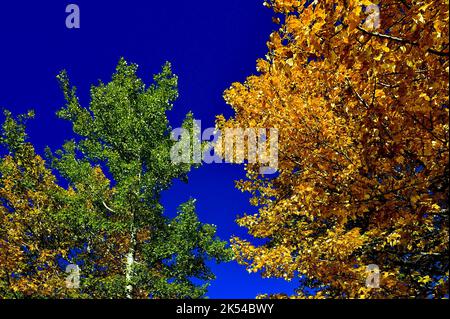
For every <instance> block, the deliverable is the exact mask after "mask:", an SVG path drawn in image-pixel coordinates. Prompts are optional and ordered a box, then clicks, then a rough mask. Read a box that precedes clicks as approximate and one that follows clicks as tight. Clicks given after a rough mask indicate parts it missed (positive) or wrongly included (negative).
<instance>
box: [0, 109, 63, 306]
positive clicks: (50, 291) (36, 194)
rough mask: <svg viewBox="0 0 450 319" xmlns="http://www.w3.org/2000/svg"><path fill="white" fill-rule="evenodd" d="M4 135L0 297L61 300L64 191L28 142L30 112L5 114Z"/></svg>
mask: <svg viewBox="0 0 450 319" xmlns="http://www.w3.org/2000/svg"><path fill="white" fill-rule="evenodd" d="M5 116H6V120H5V122H4V124H3V127H2V128H3V132H2V136H1V137H0V141H1V144H3V145H4V146H6V148H7V151H8V154H7V155H6V156H4V157H3V158H2V159H1V160H0V199H1V203H2V205H1V206H0V264H1V271H2V273H1V275H0V297H2V298H24V297H29V296H33V295H34V296H41V297H52V296H53V297H62V296H64V295H65V294H68V293H69V292H68V291H67V290H66V289H65V285H64V279H65V277H66V275H65V274H64V272H62V271H61V269H60V268H59V267H58V264H57V262H56V259H57V256H58V255H59V254H64V252H65V251H66V250H68V249H69V247H70V239H71V236H70V235H69V233H68V232H67V228H66V227H58V226H62V225H61V224H60V223H58V222H57V218H55V217H56V214H55V212H57V211H58V210H60V209H61V208H62V206H63V202H62V201H60V200H59V198H61V196H62V195H63V193H65V190H64V189H62V188H61V187H59V186H58V185H57V184H56V183H55V181H56V179H55V176H54V175H53V174H52V173H51V171H50V170H49V169H47V168H46V167H45V165H44V160H43V159H42V158H41V157H40V156H39V155H37V154H36V153H35V152H34V148H33V146H32V145H31V144H30V143H27V142H26V134H25V122H26V120H27V119H29V118H30V117H32V116H33V113H32V112H30V113H28V114H26V115H21V116H19V117H18V119H14V118H13V117H12V116H11V113H10V112H8V111H5Z"/></svg>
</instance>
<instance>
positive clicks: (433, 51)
mask: <svg viewBox="0 0 450 319" xmlns="http://www.w3.org/2000/svg"><path fill="white" fill-rule="evenodd" d="M356 28H357V29H358V30H359V31H361V32H363V33H365V34H368V35H371V36H374V37H379V38H382V39H388V40H391V41H395V42H399V43H405V44H410V45H413V46H418V45H419V44H418V43H417V42H413V41H410V40H407V39H403V38H399V37H394V36H392V35H388V34H383V33H379V32H372V31H369V30H366V29H364V28H362V27H360V26H357V27H356ZM427 52H429V53H432V54H435V55H438V56H443V57H448V56H449V53H448V52H445V51H438V50H436V49H433V48H429V49H427Z"/></svg>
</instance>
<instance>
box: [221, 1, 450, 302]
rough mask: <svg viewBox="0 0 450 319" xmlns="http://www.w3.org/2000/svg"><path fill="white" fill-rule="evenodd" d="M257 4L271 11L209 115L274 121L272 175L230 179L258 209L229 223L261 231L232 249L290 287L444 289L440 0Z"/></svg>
mask: <svg viewBox="0 0 450 319" xmlns="http://www.w3.org/2000/svg"><path fill="white" fill-rule="evenodd" d="M265 5H266V6H268V7H271V8H272V9H273V10H274V11H275V13H276V19H275V21H276V20H278V19H280V18H283V23H282V25H281V27H280V29H279V30H278V31H276V32H273V33H272V34H271V35H270V40H269V42H268V48H269V52H268V54H267V56H266V58H265V59H260V60H258V62H257V69H258V71H259V74H258V75H254V76H250V77H248V78H247V80H246V81H245V83H243V84H241V83H234V84H233V85H232V87H231V88H230V89H228V90H227V91H226V92H225V99H226V101H227V103H229V104H230V105H231V106H232V107H233V109H234V110H235V116H234V117H233V118H230V119H228V120H225V118H224V117H222V116H220V117H218V121H217V125H218V127H219V128H226V127H230V128H232V127H248V126H251V127H261V128H269V127H274V128H277V129H278V130H279V167H278V175H277V176H276V177H274V178H269V177H267V176H264V175H260V174H259V165H254V164H248V165H247V168H246V170H247V176H248V179H246V180H242V181H240V182H239V183H238V187H239V188H240V189H241V190H242V191H249V192H251V194H252V195H253V196H254V197H253V198H252V203H254V204H255V205H257V206H258V207H259V211H258V213H256V214H253V215H247V214H246V215H244V216H242V217H241V218H239V219H238V224H239V225H241V226H245V227H247V228H248V229H249V233H250V234H251V235H253V236H255V237H259V238H266V239H267V241H266V243H265V244H263V245H260V246H255V245H254V244H252V243H251V242H249V241H247V240H243V239H240V238H234V239H233V241H232V246H233V250H234V252H235V255H236V258H237V259H238V261H239V262H240V263H242V264H244V265H246V266H247V268H248V270H249V271H254V272H257V271H262V273H263V275H264V276H267V277H281V278H285V279H288V280H291V279H294V278H299V279H300V281H301V285H300V287H299V289H298V291H297V294H296V295H295V296H292V297H295V298H304V297H310V298H313V297H315V298H394V297H411V296H413V297H418V298H425V297H435V298H438V297H443V296H445V295H447V296H448V274H449V273H448V264H449V258H448V250H449V242H448V240H449V233H448V226H449V213H448V191H449V181H448V176H449V157H448V155H449V138H448V134H449V124H448V121H449V109H448V105H449V101H448V89H449V83H448V80H449V76H448V75H449V51H448V36H449V28H448V21H449V13H448V1H447V0H439V1H429V0H425V1H415V0H414V1H408V0H407V1H397V0H388V1H382V2H380V3H379V4H378V5H377V6H376V7H374V6H373V4H371V3H370V2H369V1H366V0H362V1H359V0H350V1H338V2H336V1H328V0H324V1H297V0H291V1H281V0H273V1H268V2H265ZM370 8H371V9H370ZM369 9H370V10H369ZM378 11H379V14H380V15H379V16H377V12H378ZM370 264H376V265H377V266H378V267H379V269H380V277H381V278H380V287H379V289H375V288H370V287H366V285H365V282H366V278H367V277H368V275H369V274H368V273H367V266H368V265H370ZM305 287H312V288H314V289H315V290H316V292H317V293H316V294H313V295H309V294H308V293H307V291H306V290H305V289H304V288H305ZM277 296H278V297H286V296H284V295H277Z"/></svg>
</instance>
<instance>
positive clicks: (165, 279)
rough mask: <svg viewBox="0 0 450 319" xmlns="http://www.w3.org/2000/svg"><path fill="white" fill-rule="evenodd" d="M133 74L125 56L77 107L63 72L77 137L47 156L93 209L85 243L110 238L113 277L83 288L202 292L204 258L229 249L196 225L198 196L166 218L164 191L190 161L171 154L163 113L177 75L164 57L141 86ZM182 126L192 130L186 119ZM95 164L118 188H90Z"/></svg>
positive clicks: (64, 114) (172, 294)
mask: <svg viewBox="0 0 450 319" xmlns="http://www.w3.org/2000/svg"><path fill="white" fill-rule="evenodd" d="M136 72H137V65H135V64H130V65H129V64H127V62H126V61H125V60H124V59H121V60H120V61H119V64H118V66H117V68H116V73H114V75H113V77H112V80H111V82H109V83H108V84H104V83H102V82H100V83H99V84H98V85H97V86H92V87H91V91H90V93H91V101H90V104H89V106H88V107H83V106H81V104H80V102H79V99H78V98H77V96H76V89H75V87H71V86H70V84H69V79H68V76H67V73H66V72H64V71H63V72H61V74H60V75H59V76H58V79H59V82H60V85H61V87H62V90H63V92H64V96H65V99H66V102H67V103H66V106H65V107H63V108H62V109H61V110H60V111H59V112H58V115H59V117H61V118H62V119H66V120H68V121H70V122H72V124H73V130H74V132H75V133H76V134H77V135H78V138H77V140H71V141H68V142H67V143H66V144H65V145H64V147H63V149H62V150H59V151H57V152H56V154H55V155H52V154H51V152H50V151H48V154H49V157H50V158H51V159H52V166H53V167H54V168H55V169H57V170H58V172H60V173H61V175H62V176H63V177H65V178H66V179H67V180H68V181H69V184H70V186H71V187H72V188H73V190H75V191H76V193H77V194H78V195H77V196H78V199H79V200H80V202H81V203H84V202H85V201H86V198H91V199H92V201H93V205H96V206H95V210H94V212H93V213H92V214H89V215H87V214H84V215H83V216H84V220H82V221H81V222H80V224H82V225H84V226H83V234H84V237H83V240H85V241H86V242H87V244H88V246H89V245H90V241H91V240H93V239H97V240H98V239H99V237H100V238H101V237H102V236H99V234H102V232H104V236H112V237H113V238H114V243H115V246H114V247H113V248H111V249H113V250H112V253H113V254H114V255H115V257H114V261H113V262H112V265H114V267H113V269H114V277H111V278H110V279H111V280H110V281H109V282H108V284H107V285H106V284H105V282H103V283H102V285H99V283H96V282H95V280H94V282H93V283H92V284H90V283H89V281H87V282H86V285H87V286H88V287H91V289H93V291H94V292H95V291H96V292H97V293H100V295H102V294H103V293H101V292H99V291H101V289H100V287H103V288H102V289H106V291H107V292H106V296H108V297H109V296H111V294H114V296H115V297H127V298H147V297H152V298H199V297H202V296H203V295H204V294H205V292H206V288H207V286H208V282H209V281H210V280H211V279H213V278H214V275H213V274H212V273H211V271H210V270H209V269H208V267H207V265H206V261H207V260H208V259H215V260H216V261H218V262H220V261H226V260H228V259H229V258H230V251H229V250H228V248H226V243H225V242H223V241H220V240H219V239H217V238H216V237H215V227H214V226H212V225H208V224H202V223H200V222H199V220H198V217H197V215H196V213H195V201H194V200H190V201H188V202H186V203H184V204H182V205H181V206H180V208H179V214H178V216H177V217H176V218H175V219H172V220H170V219H168V218H166V217H165V216H164V215H163V207H162V205H161V204H160V194H161V192H162V191H163V190H166V189H168V188H169V187H170V186H171V184H172V181H173V180H174V179H181V180H187V173H188V172H189V170H190V168H191V166H192V165H191V164H189V163H183V164H174V163H172V162H171V159H170V150H171V148H172V146H173V145H174V143H175V142H174V141H173V140H171V138H170V126H169V123H168V120H167V118H166V112H167V111H169V110H170V109H171V108H172V102H173V101H174V100H175V99H176V98H177V95H178V93H177V77H176V76H174V75H173V74H172V71H171V67H170V64H168V63H167V64H166V65H164V67H163V68H162V72H161V73H160V74H158V75H156V76H154V81H155V83H154V84H152V85H151V86H149V87H146V86H145V84H144V83H143V81H142V80H141V79H139V78H138V77H137V75H136ZM183 125H184V126H185V127H190V128H192V127H193V121H192V116H187V118H186V121H185V123H184V124H183ZM93 169H94V173H95V172H97V173H96V174H103V173H101V172H103V171H104V172H106V175H108V176H109V177H110V179H111V181H112V183H113V184H114V187H112V188H110V185H109V181H108V182H106V180H105V183H104V189H103V191H102V192H97V191H96V190H95V189H94V190H92V189H91V185H95V183H93V184H91V183H90V182H89V180H88V179H89V178H90V177H89V176H90V174H91V173H92V171H93ZM87 175H88V176H87ZM72 207H73V205H72ZM78 216H79V215H78ZM78 216H74V218H77V219H78ZM80 226H81V225H80ZM91 249H92V248H91ZM97 250H98V249H97ZM101 254H102V252H100V255H101ZM105 265H106V266H109V263H105ZM94 279H95V278H94ZM194 279H197V280H200V281H203V282H204V283H205V284H203V285H198V284H196V283H195V281H194ZM105 287H114V288H105ZM111 289H112V290H111ZM91 294H92V293H91Z"/></svg>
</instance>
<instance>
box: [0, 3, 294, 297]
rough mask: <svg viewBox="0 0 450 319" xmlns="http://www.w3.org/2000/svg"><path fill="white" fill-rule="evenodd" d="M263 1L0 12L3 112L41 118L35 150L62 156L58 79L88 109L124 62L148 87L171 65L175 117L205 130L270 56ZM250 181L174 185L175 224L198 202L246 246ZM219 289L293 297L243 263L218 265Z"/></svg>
mask: <svg viewBox="0 0 450 319" xmlns="http://www.w3.org/2000/svg"><path fill="white" fill-rule="evenodd" d="M69 3H75V4H78V5H79V7H80V11H81V28H80V29H71V30H69V29H67V28H66V27H65V19H66V15H67V14H66V13H65V8H66V5H68V4H69ZM262 3H263V0H209V1H207V0H197V1H186V0H171V1H156V0H140V1H137V0H129V1H106V0H95V1H92V0H71V1H62V0H58V1H56V0H46V1H1V2H0V63H1V64H0V107H6V108H8V109H10V110H12V111H13V112H14V113H15V114H18V113H21V112H25V111H26V110H27V109H31V108H32V109H34V110H35V111H36V120H34V121H31V122H30V124H29V130H28V132H29V134H30V138H31V141H32V142H33V143H34V144H35V145H36V147H37V149H38V151H39V152H41V153H42V151H43V149H44V147H45V146H47V145H48V146H50V147H51V148H52V149H57V148H59V147H60V146H61V145H62V143H63V142H64V140H65V139H68V138H70V137H71V133H72V132H71V127H70V125H69V123H67V122H65V121H62V120H59V119H57V118H56V116H55V111H56V110H57V109H59V108H60V107H61V106H62V105H63V103H64V101H63V96H62V94H61V92H60V90H59V87H58V84H57V82H56V79H55V76H56V75H57V74H58V72H59V71H60V70H62V69H67V70H68V72H69V75H70V78H71V81H72V84H74V85H76V86H77V87H78V92H79V95H80V96H81V100H82V103H84V105H86V103H87V102H88V98H89V97H88V90H89V86H90V85H91V84H92V83H96V82H97V80H98V79H102V80H103V81H108V80H109V79H110V76H111V74H112V72H113V71H114V67H115V65H116V64H117V62H118V60H119V58H120V57H121V56H123V57H125V58H126V59H127V61H129V62H135V63H137V64H139V66H140V76H141V77H142V78H143V79H144V81H145V82H146V83H149V82H150V80H151V77H152V74H154V73H156V72H158V71H159V69H160V66H161V65H162V64H163V63H164V62H165V61H166V60H168V61H170V62H172V65H173V69H174V72H175V73H176V74H177V75H178V76H179V93H180V98H179V100H178V101H177V102H176V104H175V107H174V110H173V111H172V112H171V114H169V118H170V120H171V123H172V126H173V127H176V126H178V125H179V123H180V122H181V120H182V118H183V117H184V115H185V114H186V112H188V111H189V110H192V111H193V112H194V115H195V117H196V118H197V119H201V120H202V125H203V127H204V128H205V127H208V126H213V125H214V118H215V115H217V114H225V115H226V116H229V115H231V114H232V110H231V108H230V107H229V106H227V105H226V104H225V103H224V101H223V98H222V93H223V91H224V89H226V88H227V87H229V86H230V85H231V83H232V82H235V81H243V80H244V79H245V78H246V77H247V76H248V75H251V74H254V73H255V72H256V70H255V62H256V59H257V58H259V57H263V56H264V55H265V53H266V46H265V43H266V41H267V39H268V37H269V34H270V32H271V31H272V30H273V29H274V28H276V25H274V24H272V22H271V16H272V12H271V11H270V10H268V9H266V8H265V7H263V5H262ZM243 176H244V171H243V167H242V166H239V165H229V164H221V165H217V164H216V165H204V166H202V167H201V168H199V169H197V170H195V171H193V172H192V173H191V174H190V180H189V184H182V183H175V185H174V187H173V188H172V189H171V190H170V191H167V192H165V193H164V196H163V201H164V204H165V207H166V209H167V213H168V214H169V215H173V213H174V211H175V209H176V207H177V206H178V205H179V204H180V203H182V202H184V201H186V200H187V199H189V197H194V198H197V208H198V212H199V215H200V219H201V220H202V221H203V222H208V223H213V224H216V225H217V226H218V234H219V236H220V237H221V238H222V239H229V238H230V237H231V236H232V235H239V236H242V237H246V238H247V235H246V229H242V228H240V227H238V226H237V225H236V224H235V222H234V221H235V219H236V216H237V215H240V214H243V213H244V212H247V213H252V212H254V211H255V208H254V207H251V206H249V204H248V196H247V194H242V193H241V192H240V191H238V190H237V189H235V188H234V180H237V179H239V178H241V177H243ZM212 268H213V271H214V272H215V273H216V275H217V280H215V281H214V282H212V285H211V287H210V290H209V293H208V296H209V297H211V298H253V297H255V296H256V295H257V294H258V293H272V292H286V293H292V292H293V287H294V285H295V283H287V282H285V281H283V280H279V279H262V278H261V276H260V275H259V274H252V275H250V274H248V273H247V272H246V270H245V269H244V267H242V266H239V265H237V264H236V263H234V262H233V263H228V264H221V265H212Z"/></svg>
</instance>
